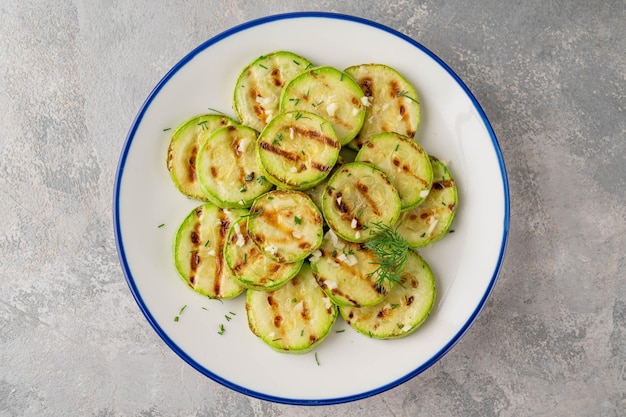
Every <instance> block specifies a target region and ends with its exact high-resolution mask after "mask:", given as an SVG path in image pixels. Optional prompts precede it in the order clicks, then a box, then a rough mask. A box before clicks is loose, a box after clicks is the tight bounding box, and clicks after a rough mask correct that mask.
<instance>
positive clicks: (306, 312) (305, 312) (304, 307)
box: [300, 300, 311, 320]
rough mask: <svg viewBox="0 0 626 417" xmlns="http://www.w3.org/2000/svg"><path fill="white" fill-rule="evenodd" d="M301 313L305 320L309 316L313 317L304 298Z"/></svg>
mask: <svg viewBox="0 0 626 417" xmlns="http://www.w3.org/2000/svg"><path fill="white" fill-rule="evenodd" d="M300 315H301V316H302V319H304V320H309V318H310V317H311V316H310V314H309V309H308V307H307V305H306V303H305V302H304V300H302V311H301V312H300Z"/></svg>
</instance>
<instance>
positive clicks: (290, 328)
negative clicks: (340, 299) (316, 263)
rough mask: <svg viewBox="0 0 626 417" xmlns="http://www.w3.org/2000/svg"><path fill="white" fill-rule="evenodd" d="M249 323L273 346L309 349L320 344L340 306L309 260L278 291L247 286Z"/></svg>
mask: <svg viewBox="0 0 626 417" xmlns="http://www.w3.org/2000/svg"><path fill="white" fill-rule="evenodd" d="M246 314H247V317H248V326H249V327H250V330H251V331H252V333H254V334H255V335H256V336H258V337H259V338H260V339H261V340H262V341H263V342H265V343H266V344H267V345H268V346H270V347H271V348H273V349H275V350H277V351H280V352H289V353H306V352H308V351H310V350H311V349H313V348H314V347H315V346H317V345H318V344H319V343H320V342H321V341H322V340H324V338H325V337H326V336H327V335H328V333H329V332H330V329H331V328H332V327H333V325H334V323H335V321H336V320H337V316H338V312H337V306H335V305H334V304H333V303H332V301H331V300H330V299H329V298H328V296H327V295H326V293H324V291H322V289H321V288H320V287H319V286H318V285H317V283H316V282H315V279H314V278H313V273H312V272H311V268H310V266H309V265H308V264H307V263H304V265H302V269H300V272H298V275H296V276H295V277H294V278H292V279H291V280H290V281H288V282H287V283H286V284H285V285H283V286H282V287H280V288H279V289H277V290H275V291H269V292H267V291H255V290H248V291H247V293H246Z"/></svg>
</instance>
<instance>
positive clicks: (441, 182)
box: [397, 156, 458, 247]
mask: <svg viewBox="0 0 626 417" xmlns="http://www.w3.org/2000/svg"><path fill="white" fill-rule="evenodd" d="M430 161H431V165H432V167H433V177H434V181H433V186H432V188H431V190H430V194H428V197H426V200H425V201H424V202H423V203H421V204H420V205H419V206H417V207H415V208H413V209H411V210H408V211H405V212H403V213H402V214H401V215H400V218H399V219H398V226H397V231H398V233H399V234H400V235H401V236H402V237H404V239H406V241H407V242H408V243H409V245H410V246H411V247H422V246H427V245H430V244H431V243H433V242H436V241H437V240H439V239H441V238H443V237H444V236H445V235H446V234H447V233H448V231H449V229H450V225H451V224H452V220H454V215H455V213H456V209H457V205H458V194H457V188H456V184H455V182H454V178H452V175H451V174H450V171H449V170H448V168H447V167H446V166H445V164H444V163H443V162H441V161H440V160H438V159H437V158H436V157H433V156H431V157H430Z"/></svg>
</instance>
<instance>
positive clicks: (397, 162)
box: [391, 157, 428, 187]
mask: <svg viewBox="0 0 626 417" xmlns="http://www.w3.org/2000/svg"><path fill="white" fill-rule="evenodd" d="M391 163H393V164H394V165H395V166H396V167H398V168H400V169H401V170H402V172H404V173H405V174H406V175H409V176H411V177H413V178H415V179H416V180H417V181H419V182H421V183H422V184H423V185H424V186H426V187H428V181H426V180H425V179H424V178H422V177H420V176H419V175H417V174H416V173H415V172H413V171H411V167H410V166H408V165H407V164H402V162H401V161H400V160H399V159H398V158H396V157H394V158H393V159H392V160H391Z"/></svg>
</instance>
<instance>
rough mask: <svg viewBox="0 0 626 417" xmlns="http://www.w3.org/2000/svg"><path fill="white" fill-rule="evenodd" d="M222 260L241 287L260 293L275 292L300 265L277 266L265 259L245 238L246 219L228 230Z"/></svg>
mask: <svg viewBox="0 0 626 417" xmlns="http://www.w3.org/2000/svg"><path fill="white" fill-rule="evenodd" d="M224 257H225V258H226V263H227V264H228V266H229V267H230V269H231V271H232V272H233V274H234V276H235V278H236V279H237V280H238V281H239V283H240V284H241V285H243V286H244V287H246V288H248V289H255V290H263V291H270V290H274V289H276V288H278V287H280V286H281V285H283V284H284V283H285V282H287V281H289V280H290V279H291V278H293V277H294V276H295V275H296V274H297V273H298V271H299V270H300V268H301V267H302V262H303V261H299V262H293V263H284V262H276V261H275V260H273V259H271V258H269V257H267V256H266V255H264V254H263V252H261V250H260V249H259V248H258V246H257V245H256V244H255V243H254V242H253V241H252V239H250V237H249V236H248V219H247V217H243V218H241V219H239V220H237V221H236V222H235V223H233V225H232V227H231V228H230V231H229V232H228V238H227V239H226V247H225V248H224Z"/></svg>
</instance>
